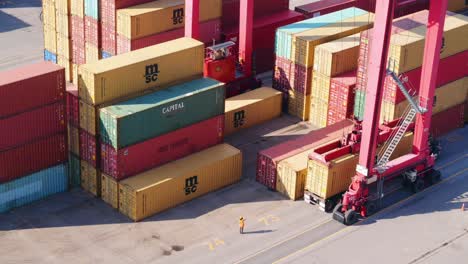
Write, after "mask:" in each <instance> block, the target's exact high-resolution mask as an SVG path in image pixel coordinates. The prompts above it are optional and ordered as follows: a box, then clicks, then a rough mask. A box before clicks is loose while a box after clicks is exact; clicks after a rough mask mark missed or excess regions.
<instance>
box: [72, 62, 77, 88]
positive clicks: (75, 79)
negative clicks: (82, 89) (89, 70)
mask: <svg viewBox="0 0 468 264" xmlns="http://www.w3.org/2000/svg"><path fill="white" fill-rule="evenodd" d="M71 72H72V82H73V84H74V85H78V64H74V63H72V70H71Z"/></svg>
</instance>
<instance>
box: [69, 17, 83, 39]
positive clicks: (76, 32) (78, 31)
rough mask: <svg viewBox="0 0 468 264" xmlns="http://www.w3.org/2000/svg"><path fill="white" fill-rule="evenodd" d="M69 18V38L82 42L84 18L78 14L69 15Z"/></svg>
mask: <svg viewBox="0 0 468 264" xmlns="http://www.w3.org/2000/svg"><path fill="white" fill-rule="evenodd" d="M70 20H71V39H72V40H76V41H83V43H84V40H85V26H84V19H83V18H81V17H79V16H74V15H72V16H71V17H70ZM83 46H84V44H83Z"/></svg>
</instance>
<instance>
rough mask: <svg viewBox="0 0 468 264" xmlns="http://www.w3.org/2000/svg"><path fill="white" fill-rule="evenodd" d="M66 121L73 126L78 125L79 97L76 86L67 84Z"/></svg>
mask: <svg viewBox="0 0 468 264" xmlns="http://www.w3.org/2000/svg"><path fill="white" fill-rule="evenodd" d="M67 121H68V122H69V123H70V124H72V125H74V126H75V127H80V98H79V96H78V87H77V86H76V85H74V84H72V83H68V84H67Z"/></svg>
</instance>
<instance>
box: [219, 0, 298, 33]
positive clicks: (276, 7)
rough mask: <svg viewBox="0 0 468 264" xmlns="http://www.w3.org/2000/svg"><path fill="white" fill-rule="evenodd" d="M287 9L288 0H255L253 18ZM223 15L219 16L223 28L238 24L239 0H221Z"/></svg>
mask: <svg viewBox="0 0 468 264" xmlns="http://www.w3.org/2000/svg"><path fill="white" fill-rule="evenodd" d="M288 9H289V0H255V1H254V18H258V17H262V16H266V15H269V14H273V13H276V12H280V11H284V10H288ZM222 12H223V16H222V17H221V19H222V22H223V27H224V28H230V27H232V26H237V27H238V26H239V16H240V0H223V8H222Z"/></svg>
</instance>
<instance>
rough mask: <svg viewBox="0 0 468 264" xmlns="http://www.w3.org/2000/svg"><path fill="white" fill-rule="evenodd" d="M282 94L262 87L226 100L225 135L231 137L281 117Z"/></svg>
mask: <svg viewBox="0 0 468 264" xmlns="http://www.w3.org/2000/svg"><path fill="white" fill-rule="evenodd" d="M281 100H282V93H281V92H279V91H277V90H275V89H272V88H269V87H262V88H258V89H255V90H253V91H250V92H247V93H244V94H241V95H238V96H234V97H231V98H228V99H226V103H225V115H224V117H225V128H224V135H226V136H227V135H230V134H232V133H234V132H237V131H239V130H241V129H244V128H249V127H252V126H255V125H258V124H261V123H263V122H265V121H268V120H271V119H273V118H276V117H278V116H280V115H281Z"/></svg>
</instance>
